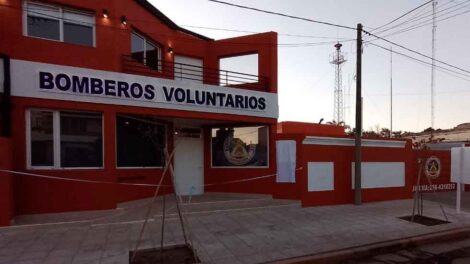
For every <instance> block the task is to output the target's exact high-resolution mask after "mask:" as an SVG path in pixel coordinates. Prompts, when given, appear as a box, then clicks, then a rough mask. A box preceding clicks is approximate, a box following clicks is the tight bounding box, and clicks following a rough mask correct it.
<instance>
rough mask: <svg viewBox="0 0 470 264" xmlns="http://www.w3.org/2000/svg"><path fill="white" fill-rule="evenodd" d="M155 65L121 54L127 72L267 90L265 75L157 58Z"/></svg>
mask: <svg viewBox="0 0 470 264" xmlns="http://www.w3.org/2000/svg"><path fill="white" fill-rule="evenodd" d="M154 64H155V65H145V64H144V63H142V62H140V61H138V60H136V59H134V58H133V57H132V56H131V55H123V57H122V66H123V70H124V71H125V72H127V73H132V74H138V75H146V76H152V77H158V78H165V79H174V80H188V81H193V82H199V83H205V84H212V85H218V86H227V87H234V88H245V89H253V90H260V91H267V90H268V81H267V78H266V77H261V76H258V75H253V74H247V73H240V72H233V71H225V70H218V69H212V68H206V67H200V66H195V65H191V64H184V63H175V62H171V61H162V60H159V61H158V62H157V63H154Z"/></svg>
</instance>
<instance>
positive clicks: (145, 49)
mask: <svg viewBox="0 0 470 264" xmlns="http://www.w3.org/2000/svg"><path fill="white" fill-rule="evenodd" d="M131 56H132V58H134V59H135V60H137V61H139V62H140V63H143V64H145V65H147V66H148V67H150V68H152V69H154V70H157V71H161V57H162V52H161V48H160V46H159V45H156V44H154V43H152V42H151V41H150V40H148V39H146V38H145V37H143V36H141V35H139V34H137V33H136V32H132V34H131Z"/></svg>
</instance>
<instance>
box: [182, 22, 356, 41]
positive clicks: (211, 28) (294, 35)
mask: <svg viewBox="0 0 470 264" xmlns="http://www.w3.org/2000/svg"><path fill="white" fill-rule="evenodd" d="M181 26H182V27H190V28H200V29H208V30H217V31H227V32H239V33H250V34H258V33H262V32H258V31H249V30H240V29H229V28H215V27H204V26H191V25H181ZM277 34H278V35H279V36H286V37H296V38H316V39H335V40H350V39H348V38H337V37H326V36H312V35H299V34H286V33H279V32H278V33H277Z"/></svg>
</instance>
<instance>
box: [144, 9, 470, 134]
mask: <svg viewBox="0 0 470 264" xmlns="http://www.w3.org/2000/svg"><path fill="white" fill-rule="evenodd" d="M150 2H151V3H152V4H153V5H154V6H155V7H157V8H158V9H159V10H160V11H162V12H163V13H164V14H165V15H167V16H168V17H169V18H170V19H172V20H173V21H174V22H175V23H177V24H178V25H180V26H182V27H184V28H187V29H189V30H192V31H194V32H197V33H200V34H203V35H205V36H208V37H211V38H214V39H223V38H228V37H234V36H241V35H248V34H249V33H240V32H228V31H220V30H209V29H201V28H195V27H215V28H225V29H235V30H245V31H254V32H265V31H276V32H278V34H279V36H278V43H279V44H288V43H289V44H291V43H292V44H299V45H293V46H294V47H285V46H283V47H279V48H278V76H279V79H278V91H279V108H280V110H279V120H280V121H302V122H318V121H319V120H320V119H321V118H324V119H325V120H326V121H331V120H333V101H334V97H333V95H334V68H333V66H332V65H331V64H330V63H329V60H330V59H329V57H330V54H331V53H333V52H334V47H333V44H321V45H320V44H314V45H311V44H305V43H319V42H320V43H321V42H330V41H336V40H339V41H340V42H341V41H342V40H344V39H353V38H355V37H356V32H355V31H354V30H349V29H341V28H337V27H331V26H326V25H320V24H315V23H310V22H305V21H299V20H293V19H290V18H285V17H280V16H274V15H270V14H264V13H260V12H256V11H251V10H244V9H239V8H236V7H230V6H227V5H222V4H218V3H214V2H210V1H207V0H151V1H150ZM227 2H230V3H235V4H239V5H246V6H250V7H255V8H260V9H264V10H269V11H274V12H280V13H285V14H289V15H294V16H299V17H305V18H310V19H314V20H320V21H328V22H332V23H335V24H341V25H346V26H350V27H356V25H357V23H362V24H363V25H364V28H365V29H366V30H372V29H373V28H377V27H379V26H382V25H384V24H386V23H387V22H390V21H392V20H393V19H395V18H397V17H399V16H400V15H402V14H404V13H405V12H407V11H409V10H411V9H413V8H415V7H417V6H419V5H421V4H423V3H425V2H426V0H422V1H418V0H413V1H412V0H394V1H389V0H354V1H352V0H328V1H325V0H251V1H249V0H227ZM456 5H457V6H456ZM453 6H455V7H453ZM446 8H450V9H447V10H444V9H446ZM436 10H437V12H439V11H441V13H438V14H437V15H436V16H441V17H437V20H440V19H444V18H447V17H449V16H452V15H456V14H460V15H458V16H455V17H453V18H449V19H447V20H444V21H438V22H437V29H436V30H437V31H436V45H435V47H436V56H435V58H436V59H438V60H441V61H444V62H447V63H450V64H452V65H455V66H458V67H460V68H463V69H467V70H469V71H470V60H469V58H470V49H468V48H467V47H466V45H468V44H469V43H470V30H469V26H470V0H441V1H439V2H438V5H437V9H436ZM453 10H457V11H454V12H452V11H453ZM467 11H468V13H465V12H467ZM430 12H431V5H430V4H428V5H426V6H425V7H423V8H420V9H418V10H417V12H413V13H411V14H410V15H409V16H406V17H405V18H403V19H401V20H399V21H397V22H396V23H395V24H392V25H391V26H393V25H397V24H399V23H401V22H404V21H406V20H407V19H410V18H413V16H415V15H418V16H428V17H424V18H422V19H421V20H417V21H414V22H413V21H408V23H407V24H403V25H401V26H399V27H396V28H394V29H391V30H389V31H387V32H384V33H382V34H379V36H385V35H386V34H389V33H394V32H398V31H400V30H401V29H406V28H409V27H410V26H413V25H417V24H419V23H425V22H427V21H430V19H431V16H429V15H430V14H431V13H430ZM448 12H450V13H448ZM446 13H448V14H447V15H446ZM462 13H463V14H462ZM417 18H419V17H417ZM431 31H432V28H431V25H427V26H423V27H421V28H418V29H414V30H410V31H408V32H402V33H400V34H396V35H393V36H389V37H387V39H389V40H391V41H394V42H396V43H399V44H402V45H404V46H406V47H409V48H411V49H414V50H416V51H419V52H421V53H423V54H426V55H429V56H430V55H431V50H432V48H431V47H432V44H431V43H432V35H431ZM283 34H290V35H308V36H310V37H292V36H285V35H283ZM314 37H320V38H314ZM364 38H365V40H370V39H371V38H370V37H368V36H365V37H364ZM372 43H374V44H376V45H381V46H383V47H385V48H390V44H388V43H386V42H383V41H373V42H372ZM342 50H343V52H344V53H345V56H346V59H347V62H346V63H345V64H344V65H343V74H342V78H343V90H344V103H345V111H344V112H345V122H346V124H348V125H350V126H352V127H354V115H355V114H354V113H355V107H354V104H355V81H354V75H355V64H356V54H355V50H356V46H355V42H354V41H349V42H343V48H342ZM393 50H394V51H398V52H401V53H404V54H407V55H411V56H413V57H416V58H419V59H422V60H424V61H426V62H430V60H429V59H426V58H424V57H420V56H419V55H416V54H412V53H409V52H407V51H405V50H403V49H400V48H398V47H393ZM392 61H393V64H392V65H393V66H392V72H393V74H392V76H393V130H394V131H396V130H403V131H421V130H423V129H425V128H427V127H430V126H431V85H430V83H431V68H430V67H429V66H426V65H423V64H422V63H419V62H415V61H413V60H410V59H408V58H405V57H402V56H400V55H398V54H394V55H393V57H392ZM468 75H469V77H464V78H466V79H467V80H462V79H459V78H456V77H454V76H450V75H448V74H445V73H441V72H439V71H436V75H435V77H436V78H435V80H436V81H435V104H434V105H435V121H434V122H435V126H434V127H435V128H452V127H454V126H456V125H458V124H460V123H465V122H470V109H469V103H470V74H468ZM362 91H363V92H362V93H363V97H364V99H363V103H364V105H363V118H364V120H363V127H364V129H365V130H371V129H376V128H377V127H385V128H389V127H390V52H388V51H386V50H382V49H380V48H377V47H375V46H373V45H371V44H365V45H364V49H363V69H362Z"/></svg>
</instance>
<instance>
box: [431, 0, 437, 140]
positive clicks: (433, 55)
mask: <svg viewBox="0 0 470 264" xmlns="http://www.w3.org/2000/svg"><path fill="white" fill-rule="evenodd" d="M436 6H437V1H436V0H434V1H432V55H431V56H432V62H431V63H432V67H431V128H432V129H434V119H435V116H434V108H435V105H434V97H435V95H434V86H435V85H436V77H435V76H434V75H435V71H436V69H435V61H434V58H435V56H436V28H437V26H436ZM432 134H433V131H432V130H431V135H432Z"/></svg>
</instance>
